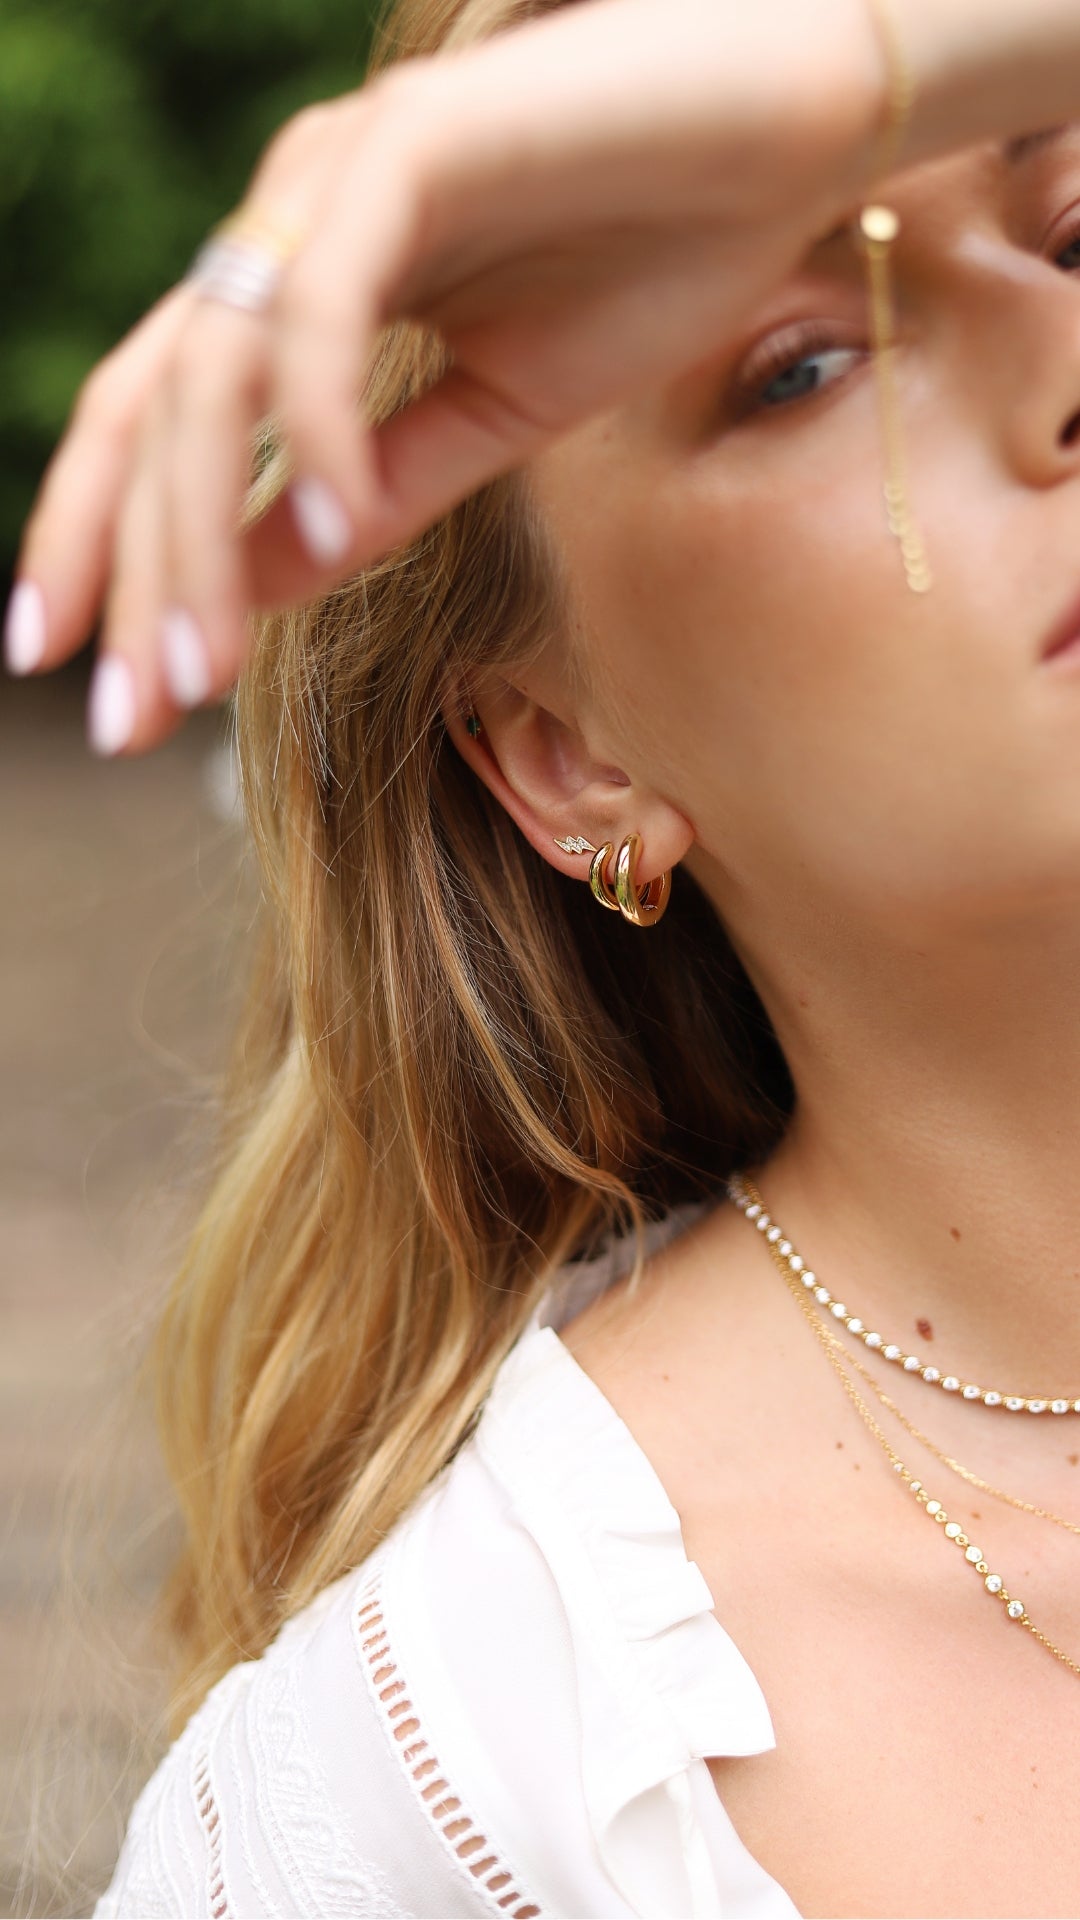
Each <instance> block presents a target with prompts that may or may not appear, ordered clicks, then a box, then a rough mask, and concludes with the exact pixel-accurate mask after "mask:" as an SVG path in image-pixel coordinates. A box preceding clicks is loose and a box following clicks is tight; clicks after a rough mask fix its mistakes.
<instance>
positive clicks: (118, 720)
mask: <svg viewBox="0 0 1080 1920" xmlns="http://www.w3.org/2000/svg"><path fill="white" fill-rule="evenodd" d="M134 728H135V676H134V674H133V673H132V671H131V667H130V666H129V664H128V662H127V661H126V660H123V659H121V657H120V655H119V654H118V653H106V654H103V655H102V658H101V659H100V660H99V661H98V663H97V665H96V667H95V668H94V677H93V679H92V680H91V682H90V699H89V702H88V706H87V738H88V739H89V742H90V745H91V746H92V747H93V749H94V752H95V753H115V752H116V751H117V748H118V747H122V746H125V745H126V743H127V742H128V740H130V738H131V735H132V733H133V731H134Z"/></svg>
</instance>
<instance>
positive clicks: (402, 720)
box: [152, 0, 790, 1734]
mask: <svg viewBox="0 0 1080 1920" xmlns="http://www.w3.org/2000/svg"><path fill="white" fill-rule="evenodd" d="M555 3H556V4H558V3H559V0H555ZM545 10H546V7H545V6H544V5H534V4H522V3H521V0H401V4H399V5H398V6H396V8H394V10H393V11H392V12H391V14H390V15H389V18H388V19H387V21H386V22H385V23H384V25H383V27H382V29H381V31H380V33H379V36H378V39H377V43H376V50H375V55H374V59H373V66H375V67H380V66H383V65H385V64H386V63H387V62H388V61H389V60H390V59H392V58H402V57H409V56H411V55H414V54H421V53H425V52H431V51H435V50H436V49H437V48H438V47H440V46H446V45H449V44H451V43H455V44H461V43H464V42H466V41H468V40H471V39H476V38H480V37H483V36H485V35H487V34H490V33H492V32H495V31H497V30H499V29H500V28H503V27H505V26H508V25H511V24H513V23H514V22H516V21H518V20H520V19H523V18H524V17H526V16H527V15H529V14H533V13H538V12H542V11H545ZM444 364H445V356H444V350H443V349H442V348H441V346H440V343H439V342H438V341H437V340H436V339H435V338H434V336H433V335H432V334H431V333H430V331H428V330H426V329H424V328H423V327H422V326H420V325H418V324H415V323H411V322H409V323H398V324H397V325H395V326H394V327H392V328H390V329H388V331H387V333H386V334H385V336H384V338H383V340H382V342H381V343H380V351H379V354H378V356H377V364H376V367H375V370H374V374H373V377H372V381H371V386H370V391H369V394H368V397H367V400H366V406H367V408H368V411H369V414H370V416H371V417H372V418H373V419H385V418H386V417H387V416H389V415H390V414H391V413H393V412H394V411H395V410H396V409H397V408H399V407H401V406H403V405H405V404H406V403H407V402H408V400H409V399H410V397H412V396H414V395H415V394H417V393H418V392H420V391H422V390H423V389H424V388H425V386H427V385H428V384H429V383H430V382H431V381H432V380H433V379H434V378H435V377H436V376H437V374H438V372H439V371H440V369H441V367H442V366H443V365H444ZM283 471H284V470H283V468H282V466H281V464H280V462H279V461H278V460H276V459H275V460H272V461H271V462H270V465H269V467H268V468H267V470H266V471H265V473H264V474H263V476H262V478H261V480H260V481H259V483H258V484H257V487H256V489H255V492H254V495H253V499H252V508H251V510H252V513H253V514H257V513H259V512H261V511H262V510H263V509H264V508H265V506H266V505H267V504H268V502H269V501H270V500H271V499H272V498H273V497H274V494H275V492H276V491H277V490H278V489H279V488H280V486H281V484H282V481H283ZM563 615H564V591H563V583H562V580H561V576H560V571H559V564H558V558H557V555H556V554H555V552H554V551H553V549H552V546H551V543H550V541H549V539H548V537H547V535H546V532H545V529H544V526H543V525H542V523H541V520H540V517H539V515H538V513H537V512H536V511H535V509H534V507H533V505H532V502H531V500H530V495H529V489H528V485H527V480H526V478H525V476H523V475H522V474H516V475H511V476H508V477H506V478H503V479H500V480H498V481H497V482H495V483H493V484H492V485H490V486H489V487H486V488H485V489H483V490H482V492H480V493H478V494H477V495H475V496H474V497H473V498H471V499H470V500H468V501H466V502H465V503H464V504H463V505H462V506H460V507H458V508H457V509H456V510H455V511H453V512H452V513H450V514H449V515H447V516H446V517H445V518H444V519H443V520H442V521H441V522H440V523H439V524H438V525H436V526H435V527H433V528H432V529H431V530H430V531H429V532H427V533H425V534H424V535H423V537H422V538H420V539H418V540H416V541H415V542H413V543H412V544H411V545H410V546H409V547H408V548H407V550H404V551H398V552H396V553H394V554H392V555H390V556H389V557H387V558H386V559H384V560H383V561H381V562H380V563H378V564H377V565H374V566H372V567H370V568H369V569H368V570H366V571H365V572H364V574H363V575H362V576H361V577H360V578H357V579H355V580H352V581H350V582H349V583H348V584H347V585H345V586H343V587H342V588H340V589H339V590H337V591H335V592H333V593H331V594H330V595H329V596H328V597H327V598H326V599H324V600H322V601H320V602H319V603H318V604H317V605H314V606H311V607H309V608H307V609H306V610H304V611H301V612H291V613H288V614H285V615H281V616H278V617H274V618H271V619H268V620H266V621H265V622H264V623H263V624H262V626H261V629H260V631H259V633H258V635H257V638H256V643H255V646H254V651H253V654H252V657H251V660H250V663H249V665H248V666H247V668H246V669H245V672H244V674H243V677H242V680H241V682H240V684H239V687H238V690H237V694H236V701H235V733H236V747H237V753H238V761H239V767H240V775H241V789H242V793H243V799H244V806H245V812H246V816H247V822H248V828H249V832H250V836H251V841H252V844H253V846H254V849H255V851H256V853H257V857H258V863H259V870H260V875H261V883H262V894H263V906H262V923H261V926H260V928H259V930H258V941H257V952H256V957H255V962H254V965H253V969H252V974H251V980H250V990H249V1001H248V1007H247V1012H246V1014H245V1017H244V1019H243V1021H242V1024H241V1027H240V1030H239V1032H238V1034H237V1037H236V1044H235V1048H234V1053H233V1058H232V1062H231V1066H230V1070H229V1074H228V1080H227V1089H226V1098H225V1104H224V1109H223V1114H222V1125H221V1134H220V1141H219V1163H218V1167H217V1170H216V1172H215V1174H214V1177H213V1179H212V1183H211V1184H210V1186H209V1190H208V1192H207V1193H206V1196H205V1199H204V1201H203V1204H202V1208H201V1213H200V1216H199V1218H198V1221H197V1224H196V1226H195V1230H194V1233H193V1235H192V1237H191V1240H190V1244H189V1246H188V1248H187V1250H186V1254H185V1257H184V1258H183V1260H182V1263H181V1265H180V1269H179V1272H178V1273H177V1275H176V1278H175V1284H174V1285H173V1287H172V1291H171V1296H170V1298H169V1300H168V1303H167V1307H166V1310H165V1313H164V1316H163V1319H162V1321H161V1324H160V1328H159V1330H158V1333H157V1336H156V1340H155V1344H154V1349H153V1356H152V1358H153V1365H154V1369H155V1375H156V1399H157V1412H158V1421H159V1427H160V1432H161V1437H162V1444H163V1449H164V1455H165V1460H166V1464H167V1467H168V1470H169V1474H170V1477H171V1480H172V1482H173V1485H174V1486H175V1489H176V1492H177V1496H178V1500H179V1503H180V1507H181V1510H182V1515H183V1522H184V1528H185V1540H184V1544H183V1547H182V1550H181V1552H180V1555H179V1559H178V1561H177V1563H176V1565H175V1566H174V1568H173V1570H172V1573H171V1576H170V1578H169V1580H168V1584H167V1588H166V1591H165V1593H164V1595H163V1598H162V1606H163V1615H164V1618H165V1619H166V1621H167V1624H168V1628H169V1631H170V1634H171V1636H172V1641H173V1644H174V1646H175V1650H176V1668H175V1674H174V1676H173V1686H172V1694H171V1710H170V1716H169V1724H170V1731H171V1732H172V1733H173V1734H175V1733H177V1732H178V1731H179V1730H180V1728H181V1726H182V1724H183V1722H184V1721H185V1720H186V1718H187V1716H188V1715H189V1713H190V1712H191V1711H192V1709H193V1708H194V1707H195V1705H196V1704H197V1703H198V1702H199V1701H200V1700H201V1699H202V1697H203V1696H204V1694H205V1693H206V1691H207V1689H208V1688H209V1687H210V1686H211V1685H212V1684H213V1683H214V1681H215V1680H217V1679H218V1678H219V1677H220V1676H221V1675H222V1674H223V1673H224V1672H225V1671H226V1669H227V1668H228V1667H230V1666H231V1665H233V1664H234V1663H235V1662H236V1661H237V1660H238V1659H251V1658H253V1657H256V1656H257V1655H258V1654H259V1653H260V1652H261V1651H262V1650H263V1649H264V1648H265V1647H266V1646H267V1644H268V1643H269V1642H270V1641H271V1640H272V1639H273V1637H274V1635H275V1634H276V1633H277V1631H278V1629H279V1628H280V1627H281V1625H282V1623H283V1622H284V1621H285V1620H286V1619H287V1618H288V1617H289V1616H290V1615H291V1614H293V1613H295V1612H296V1611H297V1610H298V1609H299V1608H301V1607H303V1606H304V1605H305V1603H306V1602H307V1601H309V1600H310V1599H311V1598H312V1597H313V1596H314V1595H315V1594H316V1593H317V1592H318V1591H319V1590H320V1589H321V1588H323V1587H325V1586H326V1585H328V1584H329V1583H330V1582H332V1581H333V1580H335V1579H336V1578H337V1577H338V1576H339V1575H340V1574H342V1573H343V1572H344V1571H346V1570H347V1569H349V1568H350V1567H354V1566H356V1565H358V1564H359V1563H360V1562H361V1561H363V1559H364V1558H365V1556H366V1555H367V1554H368V1553H369V1552H370V1551H371V1550H372V1548H373V1547H374V1546H375V1545H376V1543H377V1542H378V1541H380V1540H381V1539H382V1538H383V1537H384V1536H385V1534H386V1533H387V1531H388V1530H389V1529H390V1528H391V1527H393V1525H394V1524H395V1522H396V1521H397V1520H398V1519H399V1518H400V1516H401V1515H402V1514H403V1513H404V1512H405V1511H406V1509H407V1508H408V1507H409V1505H410V1503H411V1502H412V1501H413V1500H415V1499H416V1497H417V1496H418V1495H419V1494H420V1492H421V1491H422V1490H423V1488H424V1487H425V1486H426V1485H427V1484H428V1483H429V1481H430V1480H431V1479H432V1477H433V1476H434V1475H435V1474H436V1473H437V1472H438V1471H439V1469H440V1468H441V1467H442V1466H443V1465H444V1464H445V1463H446V1462H447V1461H448V1460H449V1459H450V1458H451V1457H452V1456H453V1454H454V1452H455V1450H456V1449H457V1448H458V1447H459V1446H460V1445H461V1443H462V1441H463V1439H464V1438H465V1437H466V1436H467V1434H468V1432H469V1431H470V1428H471V1426H472V1424H473V1423H474V1421H475V1419H476V1417H477V1415H478V1412H479V1410H480V1408H481V1406H482V1404H483V1401H484V1397H485V1394H486V1393H487V1391H488V1388H489V1386H490V1383H491V1381H492V1377H493V1375H494V1373H495V1371H496V1369H497V1368H498V1366H499V1363H500V1361H501V1360H502V1359H503V1357H504V1356H505V1354H506V1353H507V1351H508V1349H509V1348H510V1346H511V1345H512V1344H513V1342H514V1340H515V1339H516V1337H517V1336H518V1334H519V1333H520V1331H521V1328H522V1326H523V1324H524V1321H525V1319H526V1317H527V1316H528V1314H529V1312H530V1311H531V1309H532V1307H533V1305H534V1303H535V1301H536V1298H537V1296H538V1293H539V1292H540V1290H542V1289H543V1288H544V1287H545V1286H546V1285H547V1284H548V1282H549V1281H550V1278H551V1274H552V1271H553V1270H554V1269H555V1268H556V1267H557V1266H559V1265H560V1264H561V1263H563V1262H564V1261H566V1260H569V1259H571V1258H573V1257H576V1256H578V1255H579V1254H581V1253H583V1252H587V1251H588V1250H590V1249H591V1248H592V1247H593V1245H594V1244H595V1242H596V1240H597V1238H598V1237H599V1236H600V1235H601V1234H602V1233H603V1232H605V1231H607V1230H610V1229H611V1228H613V1227H614V1228H619V1227H623V1228H624V1227H625V1226H626V1224H627V1223H629V1224H630V1225H631V1226H632V1227H633V1228H634V1230H635V1231H637V1232H640V1229H641V1227H642V1226H643V1225H644V1223H645V1221H646V1219H647V1218H649V1217H651V1216H652V1215H653V1214H655V1213H657V1212H660V1211H663V1210H664V1209H665V1208H667V1207H669V1206H671V1205H674V1204H677V1203H680V1202H682V1201H685V1200H687V1199H691V1198H694V1197H697V1196H699V1195H701V1194H703V1193H706V1192H709V1191H714V1190H715V1189H716V1188H717V1186H718V1185H719V1183H720V1181H721V1180H722V1179H723V1177H724V1176H725V1175H726V1173H727V1172H728V1171H730V1170H731V1168H733V1167H734V1166H736V1165H738V1164H740V1163H744V1162H746V1161H750V1160H754V1159H759V1158H760V1157H761V1156H763V1155H764V1154H765V1153H766V1152H767V1151H768V1150H769V1148H770V1147H771V1145H772V1144H773V1142H774V1141H775V1139H776V1138H777V1137H778V1136H779V1133H780V1132H781V1131H782V1129H783V1126H784V1124H785V1121H786V1118H787V1113H788V1111H789V1103H790V1086H789V1083H788V1080H787V1077H786V1069H785V1067H784V1064H783V1060H782V1057H781V1055H780V1053H779V1049H778V1047H777V1044H776V1041H775V1038H774V1036H773V1034H772V1031H771V1029H770V1027H769V1025H768V1022H767V1020H766V1018H765V1015H764V1013H763V1011H762V1009H761V1007H760V1003H759V1002H758V1000H757V997H756V995H755V994H754V993H753V990H752V988H751V987H750V985H749V982H748V981H747V979H746V976H745V974H744V973H743V970H742V968H741V967H740V966H739V964H738V962H737V960H736V958H735V956H734V953H733V951H732V949H731V947H730V945H729V944H728V942H727V940H726V938H725V936H724V933H723V929H722V928H721V926H720V924H719V922H718V920H717V918H716V916H715V914H714V912H713V910H712V908H711V907H710V906H709V904H708V902H707V901H706V900H705V898H704V896H703V895H702V894H701V893H700V892H699V891H698V890H697V889H696V888H695V886H694V884H693V882H692V881H691V880H690V879H689V877H688V876H686V875H679V876H676V881H675V886H674V889H673V896H672V902H671V905H670V907H669V910H668V913H667V915H666V917H665V920H664V923H663V925H662V926H661V927H658V928H657V929H656V930H655V931H650V932H649V933H641V932H639V931H637V930H636V929H634V928H631V927H629V926H627V925H626V924H625V923H624V922H623V921H622V920H621V919H617V918H616V917H615V916H612V915H609V914H606V913H603V912H601V911H600V909H599V908H598V907H597V906H596V903H595V902H594V901H593V900H592V897H591V895H590V893H589V890H588V888H587V887H585V886H582V885H580V884H576V883H575V882H573V881H571V880H568V879H566V878H565V877H563V876H561V875H559V874H558V873H557V872H555V870H554V869H553V868H552V867H550V866H549V865H548V864H547V863H546V862H545V861H544V860H543V859H541V858H540V857H539V856H538V855H537V854H536V853H535V852H534V851H533V849H532V848H531V847H530V846H529V845H528V844H527V842H526V841H525V839H524V837H523V836H522V835H521V834H520V832H519V831H518V829H517V828H516V827H515V825H514V824H513V822H512V821H511V820H510V818H509V816H508V815H507V814H506V812H505V811H504V809H503V808H502V807H501V806H500V805H499V804H498V802H497V801H496V800H494V799H493V797H492V795H491V794H490V793H489V792H488V790H487V788H486V787H485V786H484V785H483V783H482V782H481V781H480V780H478V779H477V777H476V776H475V775H474V773H473V772H472V770H471V769H470V768H469V767H468V766H467V765H466V763H465V762H464V760H463V759H462V757H461V756H460V755H459V754H458V753H457V752H456V751H455V749H454V748H453V746H452V744H451V742H450V740H449V738H448V736H447V733H446V728H445V723H444V721H443V707H444V703H445V701H446V699H447V698H448V697H449V696H450V692H451V690H452V687H453V685H454V684H455V676H457V677H458V678H460V679H461V680H462V681H463V682H464V683H465V684H467V683H468V677H469V673H470V671H473V672H479V671H480V670H482V669H484V668H490V667H492V666H498V665H504V666H511V665H519V664H521V663H522V662H523V661H525V660H527V659H528V657H529V655H530V651H531V650H533V649H535V648H536V647H538V646H539V645H541V644H543V643H544V642H545V640H546V639H547V638H548V637H549V636H550V635H551V634H552V633H553V632H554V631H556V630H557V629H558V630H561V629H562V627H563V625H564V620H563ZM639 1249H640V1241H639ZM639 1263H640V1250H639Z"/></svg>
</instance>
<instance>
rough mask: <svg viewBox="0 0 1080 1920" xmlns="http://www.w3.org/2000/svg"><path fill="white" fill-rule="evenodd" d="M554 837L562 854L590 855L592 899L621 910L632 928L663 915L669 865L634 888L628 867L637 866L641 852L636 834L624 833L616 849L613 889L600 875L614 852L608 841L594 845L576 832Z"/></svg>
mask: <svg viewBox="0 0 1080 1920" xmlns="http://www.w3.org/2000/svg"><path fill="white" fill-rule="evenodd" d="M554 839H555V845H556V846H557V847H561V848H562V850H563V852H564V853H591V854H592V856H593V857H592V861H591V863H590V866H589V886H590V887H591V888H592V893H593V898H594V899H595V900H599V902H600V905H601V906H602V907H607V908H608V909H609V911H610V912H612V913H621V914H622V917H623V919H624V920H629V922H630V924H631V926H634V927H655V925H656V923H657V921H658V920H660V919H662V918H663V915H664V912H665V909H666V907H667V903H668V900H669V898H670V895H671V868H670V867H668V868H667V870H666V871H665V872H664V873H661V874H659V875H658V876H657V878H656V879H655V880H647V881H646V882H645V885H644V886H643V887H642V888H641V890H640V892H639V891H638V888H637V885H636V883H635V881H634V878H633V873H632V872H631V868H633V869H634V871H636V869H637V863H638V856H639V854H640V853H641V835H640V833H631V834H628V835H627V837H626V839H625V840H624V841H623V843H622V845H621V847H620V848H619V857H618V859H617V860H616V862H615V888H614V891H612V889H611V887H609V885H608V883H607V881H606V880H605V878H604V868H605V867H606V865H607V863H608V859H609V857H610V855H611V854H612V853H614V851H615V847H614V843H613V842H612V841H610V840H606V841H605V842H604V845H603V846H602V847H594V846H593V843H592V841H591V840H586V839H585V837H584V835H583V834H580V833H571V834H568V835H567V836H566V838H565V839H562V840H560V839H559V837H558V835H555V836H554Z"/></svg>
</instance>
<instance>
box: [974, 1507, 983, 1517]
mask: <svg viewBox="0 0 1080 1920" xmlns="http://www.w3.org/2000/svg"><path fill="white" fill-rule="evenodd" d="M971 1517H972V1519H973V1520H981V1519H982V1514H981V1513H976V1512H975V1509H974V1507H973V1508H972V1510H971Z"/></svg>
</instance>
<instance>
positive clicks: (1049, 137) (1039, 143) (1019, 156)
mask: <svg viewBox="0 0 1080 1920" xmlns="http://www.w3.org/2000/svg"><path fill="white" fill-rule="evenodd" d="M1075 130H1076V122H1075V121H1068V122H1066V123H1065V125H1064V126H1060V127H1044V128H1043V131H1042V132H1041V133H1022V134H1020V135H1019V137H1018V138H1017V139H1015V140H1006V141H1005V143H1004V145H1003V146H1002V149H1001V157H1002V159H1003V160H1004V162H1005V165H1006V166H1007V167H1019V166H1022V165H1023V163H1024V161H1025V160H1030V159H1031V157H1032V155H1033V154H1036V153H1042V151H1043V149H1044V148H1045V147H1053V146H1056V145H1057V142H1058V141H1059V140H1064V139H1065V137H1066V135H1067V134H1070V133H1073V132H1075Z"/></svg>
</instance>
